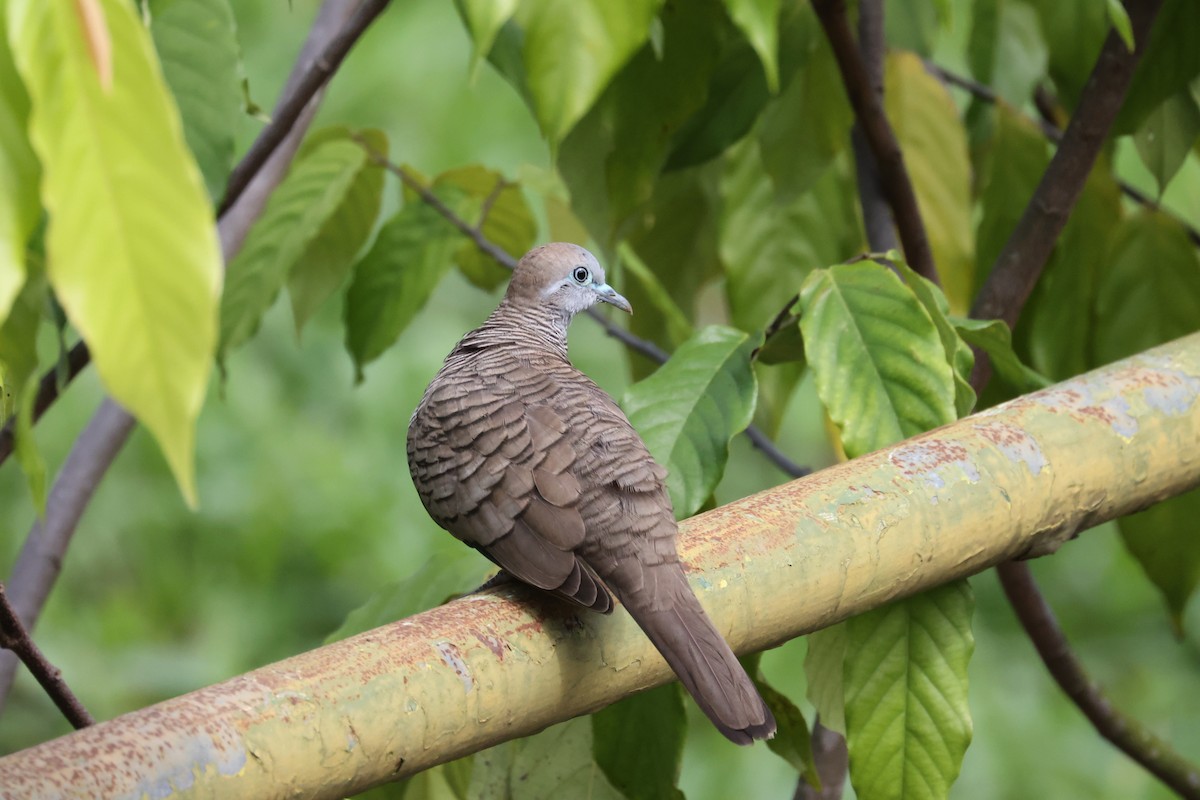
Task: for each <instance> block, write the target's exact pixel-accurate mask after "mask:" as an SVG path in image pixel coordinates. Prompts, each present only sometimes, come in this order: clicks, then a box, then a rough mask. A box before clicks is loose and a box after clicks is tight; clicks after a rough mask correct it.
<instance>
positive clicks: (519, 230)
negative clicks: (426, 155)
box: [434, 165, 537, 292]
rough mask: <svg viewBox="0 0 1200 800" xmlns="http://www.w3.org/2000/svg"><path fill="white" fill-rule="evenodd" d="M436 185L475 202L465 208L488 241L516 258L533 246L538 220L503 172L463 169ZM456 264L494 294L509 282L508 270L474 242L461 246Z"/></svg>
mask: <svg viewBox="0 0 1200 800" xmlns="http://www.w3.org/2000/svg"><path fill="white" fill-rule="evenodd" d="M434 186H435V187H441V186H452V187H456V188H458V189H460V190H461V191H462V192H463V193H464V195H466V196H467V197H469V198H470V199H471V200H473V201H474V202H473V203H471V204H469V205H466V206H464V207H463V213H464V214H465V215H467V217H468V221H469V222H472V223H474V224H476V225H477V227H478V228H479V231H480V233H482V234H483V236H484V238H486V239H487V240H488V241H489V242H491V243H492V244H494V245H497V246H498V247H500V249H501V250H503V251H504V252H506V253H508V254H509V255H510V256H512V257H513V258H520V257H521V256H523V255H525V253H526V252H527V251H528V250H529V249H530V248H531V247H533V244H534V241H535V240H536V238H537V220H535V219H534V218H533V212H532V211H530V209H529V204H528V203H527V202H525V193H524V192H522V191H521V187H520V186H519V185H517V184H516V183H513V182H511V181H508V180H505V178H504V176H503V175H501V174H500V173H499V172H496V171H495V170H490V169H487V168H485V167H481V166H478V165H474V166H469V167H460V168H458V169H452V170H449V171H447V172H443V173H442V174H441V175H439V176H438V177H437V178H436V179H435V180H434ZM455 262H456V263H457V264H458V268H459V270H461V271H462V273H463V275H465V276H466V278H467V280H469V281H470V282H471V283H473V284H475V285H476V286H478V287H479V288H481V289H483V290H484V291H487V292H491V291H494V290H495V289H496V287H498V286H500V285H501V284H503V283H504V282H505V281H507V280H508V276H509V272H508V270H507V269H505V268H504V267H502V266H501V265H500V264H498V263H496V259H494V258H492V257H491V256H490V255H488V254H487V253H484V252H483V251H482V250H480V249H479V248H478V247H477V246H476V245H475V243H474V242H471V241H466V242H463V243H462V244H461V245H460V246H459V248H458V253H457V254H456V255H455Z"/></svg>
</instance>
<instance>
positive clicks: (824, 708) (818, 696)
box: [804, 622, 846, 736]
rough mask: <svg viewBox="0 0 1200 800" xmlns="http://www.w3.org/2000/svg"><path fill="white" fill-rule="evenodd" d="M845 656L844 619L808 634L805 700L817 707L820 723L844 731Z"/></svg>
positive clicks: (805, 659)
mask: <svg viewBox="0 0 1200 800" xmlns="http://www.w3.org/2000/svg"><path fill="white" fill-rule="evenodd" d="M845 660H846V623H844V622H839V623H838V624H836V625H830V626H829V627H828V628H823V629H821V630H819V631H813V632H812V633H810V634H809V635H808V650H807V652H805V654H804V676H805V678H807V680H808V690H807V691H808V702H810V703H812V704H813V708H815V709H816V710H817V718H818V719H820V721H821V724H822V725H824V726H825V727H826V728H829V729H830V730H831V731H837V732H838V733H840V734H842V735H843V736H844V735H845V734H846V704H845V701H844V699H843V692H842V685H843V682H844V674H843V669H842V664H843V662H844V661H845Z"/></svg>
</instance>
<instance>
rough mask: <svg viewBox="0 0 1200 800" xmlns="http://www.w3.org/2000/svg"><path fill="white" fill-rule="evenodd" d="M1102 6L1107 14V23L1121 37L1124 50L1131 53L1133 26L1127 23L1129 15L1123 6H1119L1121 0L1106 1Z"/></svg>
mask: <svg viewBox="0 0 1200 800" xmlns="http://www.w3.org/2000/svg"><path fill="white" fill-rule="evenodd" d="M1104 5H1105V10H1106V11H1107V13H1108V21H1109V22H1110V23H1111V24H1112V26H1113V29H1114V30H1116V32H1117V34H1118V35H1119V36H1120V37H1121V41H1123V42H1125V49H1126V50H1128V51H1129V52H1131V53H1132V52H1133V48H1134V46H1135V44H1134V41H1133V24H1132V23H1131V22H1130V21H1129V13H1128V12H1127V11H1125V6H1123V5H1121V0H1106V2H1105V3H1104Z"/></svg>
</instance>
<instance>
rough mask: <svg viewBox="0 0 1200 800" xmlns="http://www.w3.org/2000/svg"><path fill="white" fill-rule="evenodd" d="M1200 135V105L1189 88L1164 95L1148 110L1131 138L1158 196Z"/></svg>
mask: <svg viewBox="0 0 1200 800" xmlns="http://www.w3.org/2000/svg"><path fill="white" fill-rule="evenodd" d="M1197 135H1200V107H1197V105H1196V100H1195V99H1194V98H1193V97H1192V93H1191V92H1190V91H1187V90H1184V91H1182V92H1178V93H1177V94H1174V95H1172V96H1171V97H1168V98H1167V99H1166V100H1165V101H1163V103H1162V105H1160V106H1159V107H1158V108H1156V109H1155V110H1154V111H1151V112H1150V115H1149V116H1147V117H1146V121H1145V122H1143V123H1142V127H1141V128H1139V129H1138V132H1137V133H1136V134H1135V135H1134V137H1133V143H1134V144H1135V145H1136V146H1137V151H1138V155H1139V156H1141V158H1142V163H1143V164H1145V165H1146V169H1148V170H1150V173H1151V174H1152V175H1153V176H1154V180H1155V182H1156V183H1157V184H1158V196H1159V198H1161V197H1162V193H1163V192H1165V191H1166V190H1167V184H1168V183H1170V182H1171V178H1173V177H1175V173H1176V172H1178V171H1179V168H1180V167H1182V166H1183V162H1184V160H1185V159H1186V158H1187V156H1188V153H1190V152H1191V150H1192V145H1194V144H1195V143H1196V137H1197Z"/></svg>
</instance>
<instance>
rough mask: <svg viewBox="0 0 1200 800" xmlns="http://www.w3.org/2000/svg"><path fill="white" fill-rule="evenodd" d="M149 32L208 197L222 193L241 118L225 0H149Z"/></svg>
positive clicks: (236, 56)
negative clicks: (206, 188) (177, 106)
mask: <svg viewBox="0 0 1200 800" xmlns="http://www.w3.org/2000/svg"><path fill="white" fill-rule="evenodd" d="M150 12H151V15H152V24H151V26H150V33H151V34H152V35H153V37H154V47H155V49H157V50H158V57H159V59H160V60H161V61H162V69H163V77H165V78H166V80H167V85H168V86H170V87H171V93H172V94H173V95H174V97H175V102H176V103H178V104H179V114H180V116H181V117H182V118H183V133H184V136H185V137H186V139H187V143H188V147H190V148H191V150H192V154H193V155H194V156H195V157H196V163H197V164H198V165H199V167H200V172H201V174H203V175H204V182H205V184H206V185H207V186H208V194H209V196H210V197H212V198H214V199H217V198H220V197H221V195H223V194H224V193H225V182H226V181H227V180H228V178H229V171H230V170H231V169H232V167H233V140H234V135H235V133H236V132H237V126H238V123H239V122H240V120H241V116H242V81H243V80H244V77H245V76H244V74H243V71H242V54H241V51H240V49H239V48H238V41H237V25H236V22H235V21H234V17H233V11H232V9H230V7H229V2H228V0H152V2H151V3H150Z"/></svg>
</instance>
